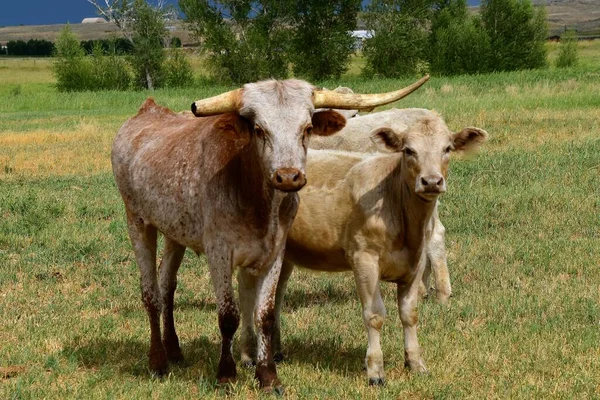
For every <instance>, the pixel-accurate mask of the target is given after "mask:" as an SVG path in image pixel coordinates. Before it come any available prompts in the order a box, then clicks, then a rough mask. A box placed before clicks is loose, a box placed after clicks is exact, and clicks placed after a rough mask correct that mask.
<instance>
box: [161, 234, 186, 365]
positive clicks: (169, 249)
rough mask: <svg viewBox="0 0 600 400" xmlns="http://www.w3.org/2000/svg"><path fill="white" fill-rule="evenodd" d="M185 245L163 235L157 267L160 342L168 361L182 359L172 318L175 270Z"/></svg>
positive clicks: (181, 257)
mask: <svg viewBox="0 0 600 400" xmlns="http://www.w3.org/2000/svg"><path fill="white" fill-rule="evenodd" d="M184 254H185V247H184V246H182V245H180V244H179V243H177V242H175V241H173V240H172V239H170V238H168V237H166V236H165V248H164V252H163V258H162V261H161V262H160V267H159V277H160V281H159V286H160V294H161V298H162V305H163V308H162V317H163V335H162V343H163V346H164V347H165V350H166V351H167V357H168V359H169V361H173V362H178V361H181V360H183V354H182V353H181V348H180V347H179V338H178V337H177V333H176V332H175V322H174V320H173V297H174V295H175V289H176V288H177V271H178V270H179V266H180V265H181V261H182V260H183V255H184Z"/></svg>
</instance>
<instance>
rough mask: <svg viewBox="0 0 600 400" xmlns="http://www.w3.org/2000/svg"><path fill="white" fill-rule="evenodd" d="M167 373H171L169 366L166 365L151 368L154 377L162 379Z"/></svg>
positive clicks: (151, 374)
mask: <svg viewBox="0 0 600 400" xmlns="http://www.w3.org/2000/svg"><path fill="white" fill-rule="evenodd" d="M167 375H169V367H164V368H160V369H153V368H152V369H150V376H151V377H152V379H162V378H164V377H165V376H167Z"/></svg>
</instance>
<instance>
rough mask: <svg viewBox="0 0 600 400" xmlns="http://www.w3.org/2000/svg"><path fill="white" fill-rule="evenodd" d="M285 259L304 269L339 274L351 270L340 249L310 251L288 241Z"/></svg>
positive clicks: (343, 252) (344, 254)
mask: <svg viewBox="0 0 600 400" xmlns="http://www.w3.org/2000/svg"><path fill="white" fill-rule="evenodd" d="M285 259H286V260H287V261H290V262H291V263H293V264H294V265H296V266H298V267H302V268H306V269H312V270H315V271H324V272H341V271H348V270H351V269H352V266H351V265H350V264H349V263H348V262H347V261H346V253H345V251H344V250H343V249H341V248H330V249H319V250H317V249H312V248H310V247H305V246H302V245H299V244H298V243H296V242H294V241H293V240H289V239H288V241H287V243H286V247H285Z"/></svg>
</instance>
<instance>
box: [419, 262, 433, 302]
mask: <svg viewBox="0 0 600 400" xmlns="http://www.w3.org/2000/svg"><path fill="white" fill-rule="evenodd" d="M430 278H431V261H430V260H429V259H427V264H425V271H424V272H423V279H421V283H420V284H419V297H420V298H422V299H424V298H426V297H427V296H429V290H430V288H431V279H430Z"/></svg>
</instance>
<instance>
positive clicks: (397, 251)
mask: <svg viewBox="0 0 600 400" xmlns="http://www.w3.org/2000/svg"><path fill="white" fill-rule="evenodd" d="M413 260H414V254H413V252H412V251H411V250H410V249H408V248H406V247H404V248H391V249H387V250H385V251H383V252H382V253H381V254H380V256H379V277H380V279H381V280H382V281H393V282H396V281H407V280H410V277H411V276H412V275H413V271H414V270H415V268H414V267H415V266H414V265H413V264H414V261H413Z"/></svg>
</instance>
